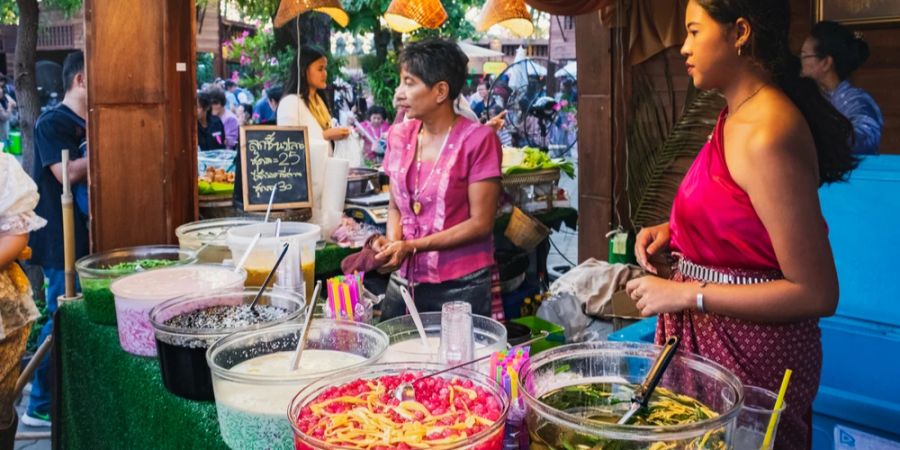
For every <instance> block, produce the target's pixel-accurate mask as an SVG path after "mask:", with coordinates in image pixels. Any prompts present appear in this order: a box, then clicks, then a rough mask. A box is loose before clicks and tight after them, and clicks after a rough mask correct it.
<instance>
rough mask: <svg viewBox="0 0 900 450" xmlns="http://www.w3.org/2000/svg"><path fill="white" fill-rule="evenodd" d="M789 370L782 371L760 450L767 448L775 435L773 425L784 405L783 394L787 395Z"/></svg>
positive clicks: (789, 377) (789, 378)
mask: <svg viewBox="0 0 900 450" xmlns="http://www.w3.org/2000/svg"><path fill="white" fill-rule="evenodd" d="M791 373H792V372H791V369H787V370H785V371H784V378H783V379H782V380H781V389H779V390H778V398H777V399H775V409H774V410H773V411H772V417H770V418H769V427H768V428H767V429H766V437H765V438H763V444H762V447H760V448H761V450H765V449H767V448H769V444H771V443H772V435H773V434H775V423H776V422H777V421H778V410H780V409H781V407H782V405H783V404H784V394H786V393H787V387H788V383H789V382H790V381H791Z"/></svg>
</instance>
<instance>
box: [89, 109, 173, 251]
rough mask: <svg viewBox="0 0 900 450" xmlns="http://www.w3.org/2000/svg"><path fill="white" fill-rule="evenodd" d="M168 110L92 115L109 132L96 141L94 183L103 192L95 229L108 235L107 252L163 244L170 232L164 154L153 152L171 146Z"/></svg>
mask: <svg viewBox="0 0 900 450" xmlns="http://www.w3.org/2000/svg"><path fill="white" fill-rule="evenodd" d="M164 111H165V108H164V106H163V105H161V104H160V105H150V106H144V105H141V106H133V107H130V108H123V107H119V106H118V105H114V106H100V107H98V108H95V109H94V110H93V111H92V114H91V119H92V121H94V122H98V123H99V124H100V125H101V129H102V133H103V136H102V138H99V139H92V140H91V169H92V176H91V184H92V187H93V190H94V192H99V193H100V195H99V198H98V200H99V201H96V202H93V203H96V206H95V207H94V208H93V217H94V218H95V220H94V221H93V222H94V225H95V226H94V227H93V229H94V231H95V234H96V235H98V236H103V239H102V244H103V245H102V247H103V248H118V247H127V246H129V245H135V242H137V243H148V244H155V243H160V242H159V241H158V240H157V237H158V236H164V235H165V234H166V216H167V213H166V210H165V208H166V204H165V203H164V202H161V201H159V200H160V199H162V198H163V197H164V193H165V190H166V184H167V174H166V170H165V169H166V168H165V164H164V155H163V153H162V152H159V151H153V149H161V148H163V147H164V146H165V140H166V139H165V134H164V133H165V128H164V126H163V121H161V120H159V118H160V117H162V115H163V113H164ZM106 124H115V125H114V126H104V125H106ZM93 174H97V176H93Z"/></svg>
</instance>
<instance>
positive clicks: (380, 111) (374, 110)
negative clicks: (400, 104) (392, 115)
mask: <svg viewBox="0 0 900 450" xmlns="http://www.w3.org/2000/svg"><path fill="white" fill-rule="evenodd" d="M367 113H368V116H369V118H372V115H373V114H379V115H381V118H382V119H387V111H385V109H384V108H382V107H381V106H378V105H374V106H372V107H371V108H369V110H368V111H367Z"/></svg>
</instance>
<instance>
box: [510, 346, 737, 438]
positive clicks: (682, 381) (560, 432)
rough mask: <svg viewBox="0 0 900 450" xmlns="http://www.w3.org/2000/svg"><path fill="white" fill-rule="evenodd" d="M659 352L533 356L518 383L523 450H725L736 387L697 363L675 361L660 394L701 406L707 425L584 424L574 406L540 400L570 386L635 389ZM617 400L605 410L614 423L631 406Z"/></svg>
mask: <svg viewBox="0 0 900 450" xmlns="http://www.w3.org/2000/svg"><path fill="white" fill-rule="evenodd" d="M659 350H660V347H657V346H653V345H649V344H637V343H617V342H590V343H582V344H572V345H565V346H561V347H556V348H554V349H551V350H548V351H545V352H542V353H540V354H538V355H537V356H535V357H534V359H532V361H531V365H530V367H529V368H528V369H526V370H525V372H524V374H523V378H522V380H523V383H524V385H525V386H526V389H525V391H524V398H525V404H526V405H527V407H528V412H527V414H526V422H527V425H528V430H529V434H530V438H531V447H530V448H531V449H535V450H546V449H558V448H559V449H561V448H616V449H620V450H651V449H657V448H678V449H697V450H699V449H715V450H725V449H728V448H731V447H730V445H731V441H732V438H733V432H734V426H735V421H736V420H737V415H738V413H739V411H740V409H741V405H742V403H743V386H742V384H741V382H740V380H738V378H737V377H736V376H735V375H734V374H733V373H731V372H730V371H728V370H727V369H725V368H724V367H722V366H720V365H718V364H716V363H714V362H712V361H710V360H708V359H706V358H702V357H699V356H696V355H689V354H678V355H676V356H675V358H674V359H673V360H672V362H671V363H670V364H669V366H668V369H666V372H665V375H664V376H663V378H662V380H661V381H660V383H659V387H662V388H666V389H668V390H670V391H672V392H674V393H675V394H680V395H686V396H688V397H692V398H694V399H696V400H698V401H700V402H701V403H703V404H705V405H706V406H707V407H709V408H710V409H712V410H713V411H714V412H715V413H716V414H717V416H716V417H714V418H711V419H705V420H699V421H696V422H693V423H688V424H683V425H672V426H642V425H617V424H615V423H606V422H605V421H601V420H597V419H594V418H592V419H589V418H588V417H587V416H588V415H592V416H593V414H592V413H593V411H596V409H593V408H587V406H588V405H585V404H576V403H577V400H571V401H570V403H569V406H568V407H567V408H566V409H565V410H561V409H557V408H554V407H552V406H550V405H548V404H547V403H545V402H544V401H541V400H540V398H541V397H543V396H544V395H546V394H547V393H550V392H553V391H555V390H557V389H562V388H567V387H569V388H571V387H572V386H577V385H584V384H591V383H601V384H604V385H605V384H610V385H614V386H615V387H614V388H613V392H616V391H617V390H619V389H617V388H624V387H625V386H623V384H630V385H635V384H640V383H641V382H643V380H644V377H645V375H646V374H647V372H648V371H649V369H650V367H651V366H652V365H653V362H654V361H655V359H656V356H657V355H658V354H659ZM582 398H583V397H582ZM620 400H624V401H622V402H621V403H617V402H616V401H611V402H610V403H611V404H612V406H610V409H609V411H612V412H615V415H614V417H615V418H618V417H620V415H621V414H624V412H625V411H626V410H627V409H628V407H629V406H630V402H629V400H630V398H623V399H620ZM613 422H615V419H613Z"/></svg>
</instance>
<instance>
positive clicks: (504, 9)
mask: <svg viewBox="0 0 900 450" xmlns="http://www.w3.org/2000/svg"><path fill="white" fill-rule="evenodd" d="M494 25H501V26H503V27H506V28H507V29H509V31H512V32H513V33H515V34H517V35H519V36H521V37H525V36H530V35H531V34H532V33H534V23H532V22H531V14H529V13H528V10H527V9H526V8H525V0H487V3H485V5H484V9H482V10H481V17H479V18H478V24H477V25H476V26H475V29H477V30H478V31H479V32H484V31H487V29H488V28H490V27H492V26H494Z"/></svg>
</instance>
